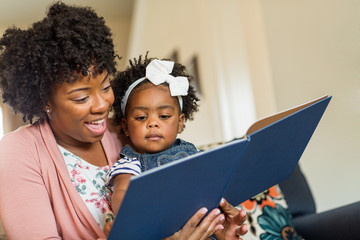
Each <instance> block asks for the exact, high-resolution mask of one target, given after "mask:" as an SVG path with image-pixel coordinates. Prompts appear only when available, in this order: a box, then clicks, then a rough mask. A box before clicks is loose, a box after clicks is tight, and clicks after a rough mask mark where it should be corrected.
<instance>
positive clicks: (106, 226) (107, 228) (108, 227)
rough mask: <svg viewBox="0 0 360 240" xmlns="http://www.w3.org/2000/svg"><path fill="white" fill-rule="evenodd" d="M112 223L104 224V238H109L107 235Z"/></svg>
mask: <svg viewBox="0 0 360 240" xmlns="http://www.w3.org/2000/svg"><path fill="white" fill-rule="evenodd" d="M113 223H114V221H109V222H107V223H105V226H104V229H103V231H104V233H105V236H106V237H107V236H109V233H110V230H111V228H112V225H113Z"/></svg>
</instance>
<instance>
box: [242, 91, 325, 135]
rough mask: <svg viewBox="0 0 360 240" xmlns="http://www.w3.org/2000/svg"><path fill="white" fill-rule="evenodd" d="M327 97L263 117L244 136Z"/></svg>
mask: <svg viewBox="0 0 360 240" xmlns="http://www.w3.org/2000/svg"><path fill="white" fill-rule="evenodd" d="M327 97H328V95H325V96H323V97H320V98H318V99H315V100H313V101H310V102H308V103H304V104H301V105H299V106H297V107H293V108H290V109H288V110H285V111H282V112H279V113H276V114H274V115H271V116H269V117H265V118H263V119H260V120H258V121H256V122H255V123H254V124H252V125H251V126H250V127H249V129H248V130H247V132H246V135H245V136H248V135H249V134H251V133H253V132H256V131H258V130H260V129H262V128H264V127H266V126H268V125H270V124H272V123H274V122H276V121H279V120H280V119H283V118H285V117H287V116H289V115H291V114H293V113H295V112H297V111H300V110H301V109H304V108H306V107H307V106H310V105H312V104H314V103H316V102H319V101H321V100H323V99H325V98H327Z"/></svg>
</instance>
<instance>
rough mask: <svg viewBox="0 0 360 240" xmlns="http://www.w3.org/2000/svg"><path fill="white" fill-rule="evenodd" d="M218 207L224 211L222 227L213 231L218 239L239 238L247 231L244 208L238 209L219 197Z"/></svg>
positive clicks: (233, 239)
mask: <svg viewBox="0 0 360 240" xmlns="http://www.w3.org/2000/svg"><path fill="white" fill-rule="evenodd" d="M220 208H221V209H222V210H223V211H224V215H225V222H224V224H223V225H224V229H223V230H221V231H217V232H216V233H215V235H216V238H217V239H218V240H239V239H242V238H241V236H243V235H245V234H246V233H247V225H245V224H244V222H245V221H246V212H245V210H241V211H240V210H239V209H237V208H235V207H234V206H232V205H231V204H230V203H228V202H227V201H226V200H225V199H224V198H223V199H221V202H220Z"/></svg>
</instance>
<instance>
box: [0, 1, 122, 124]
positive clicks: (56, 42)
mask: <svg viewBox="0 0 360 240" xmlns="http://www.w3.org/2000/svg"><path fill="white" fill-rule="evenodd" d="M117 57H118V56H117V55H115V52H114V44H113V40H112V34H111V31H110V29H109V28H108V27H107V26H106V25H105V21H104V19H103V18H102V17H99V16H97V14H96V13H95V12H94V11H93V10H92V9H91V8H88V7H76V6H69V5H66V4H64V3H61V2H56V3H54V4H52V5H51V6H50V8H49V10H48V12H47V15H46V17H45V18H44V19H43V20H41V21H39V22H36V23H34V24H33V25H32V26H31V27H30V28H28V29H26V30H21V29H18V28H15V27H12V28H9V29H7V30H6V31H5V34H4V35H3V37H2V38H1V39H0V88H1V91H2V98H3V101H4V103H7V104H8V105H10V107H11V108H12V110H13V111H14V112H15V113H17V112H20V113H21V114H22V115H23V120H24V121H26V120H29V121H30V122H32V121H33V119H34V118H35V119H42V118H44V116H45V112H44V109H45V107H46V105H47V103H48V100H49V95H50V94H51V91H52V90H53V89H54V86H56V85H57V84H60V83H63V82H64V81H67V82H71V81H76V80H77V79H78V77H79V76H81V75H83V76H87V74H88V70H89V68H90V67H91V69H93V72H94V74H97V73H102V72H103V71H107V72H108V73H109V74H110V75H113V74H115V72H116V69H115V66H116V61H115V59H116V58H117Z"/></svg>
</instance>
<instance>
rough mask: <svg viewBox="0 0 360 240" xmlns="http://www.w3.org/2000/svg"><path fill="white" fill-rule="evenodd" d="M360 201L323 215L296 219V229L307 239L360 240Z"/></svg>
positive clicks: (315, 214)
mask: <svg viewBox="0 0 360 240" xmlns="http://www.w3.org/2000/svg"><path fill="white" fill-rule="evenodd" d="M359 223H360V201H359V202H355V203H352V204H349V205H346V206H343V207H339V208H336V209H332V210H329V211H326V212H322V213H314V214H309V215H306V216H301V217H297V218H295V219H294V225H295V229H296V231H297V232H298V234H299V235H300V236H302V237H304V238H305V239H308V240H312V239H316V240H321V239H358V238H359V236H360V227H359Z"/></svg>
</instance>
